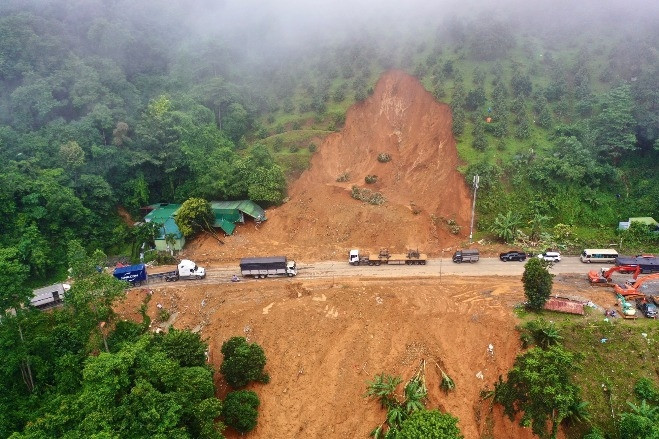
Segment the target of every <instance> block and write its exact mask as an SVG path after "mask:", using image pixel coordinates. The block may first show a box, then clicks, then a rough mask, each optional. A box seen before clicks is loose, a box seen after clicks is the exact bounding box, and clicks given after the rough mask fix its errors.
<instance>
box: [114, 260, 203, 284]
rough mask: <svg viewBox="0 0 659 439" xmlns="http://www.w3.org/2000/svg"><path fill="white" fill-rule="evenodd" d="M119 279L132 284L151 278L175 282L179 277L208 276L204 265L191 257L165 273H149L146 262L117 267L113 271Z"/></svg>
mask: <svg viewBox="0 0 659 439" xmlns="http://www.w3.org/2000/svg"><path fill="white" fill-rule="evenodd" d="M112 275H113V276H114V277H116V278H117V279H119V280H125V281H126V282H128V283H130V284H131V286H137V285H142V283H146V282H147V281H148V280H149V279H151V280H153V279H157V280H162V279H164V280H165V281H167V282H174V281H177V280H179V279H203V278H204V277H206V270H205V269H204V268H203V267H199V266H197V264H196V263H195V262H193V261H191V260H189V259H183V260H182V261H181V262H179V263H178V265H177V267H176V270H173V271H167V272H164V273H154V274H148V273H147V270H146V265H145V264H136V265H129V266H127V267H117V268H115V269H114V272H113V273H112Z"/></svg>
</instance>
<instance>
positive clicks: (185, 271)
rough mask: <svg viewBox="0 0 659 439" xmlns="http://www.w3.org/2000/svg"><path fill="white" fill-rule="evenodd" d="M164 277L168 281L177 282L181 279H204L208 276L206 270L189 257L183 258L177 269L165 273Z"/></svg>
mask: <svg viewBox="0 0 659 439" xmlns="http://www.w3.org/2000/svg"><path fill="white" fill-rule="evenodd" d="M163 277H164V278H165V281H167V282H175V281H177V280H179V279H203V278H205V277H206V270H205V269H204V268H203V267H199V266H197V264H196V263H195V262H193V261H191V260H189V259H183V260H182V261H181V262H179V264H178V266H177V267H176V271H170V272H167V273H163Z"/></svg>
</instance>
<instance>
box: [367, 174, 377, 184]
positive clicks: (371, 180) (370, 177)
mask: <svg viewBox="0 0 659 439" xmlns="http://www.w3.org/2000/svg"><path fill="white" fill-rule="evenodd" d="M364 181H365V182H366V183H368V184H373V183H377V181H378V176H377V175H367V176H366V177H364Z"/></svg>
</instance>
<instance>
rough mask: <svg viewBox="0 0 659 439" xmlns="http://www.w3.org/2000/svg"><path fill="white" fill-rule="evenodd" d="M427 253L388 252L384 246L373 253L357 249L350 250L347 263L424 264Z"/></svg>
mask: <svg viewBox="0 0 659 439" xmlns="http://www.w3.org/2000/svg"><path fill="white" fill-rule="evenodd" d="M427 262H428V255H426V254H424V253H419V250H408V251H407V253H399V254H398V253H393V254H392V253H389V250H388V249H386V248H383V249H380V251H379V252H378V253H377V254H375V253H367V254H363V253H360V252H359V250H357V249H353V250H350V254H349V256H348V263H349V264H350V265H381V264H387V265H426V263H427Z"/></svg>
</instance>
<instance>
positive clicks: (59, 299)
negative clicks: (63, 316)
mask: <svg viewBox="0 0 659 439" xmlns="http://www.w3.org/2000/svg"><path fill="white" fill-rule="evenodd" d="M69 289H71V285H69V284H62V283H59V284H54V285H49V286H47V287H43V288H38V289H36V290H34V291H33V292H32V299H30V305H32V306H33V307H35V308H36V309H40V310H44V309H49V308H53V307H56V306H58V305H61V304H62V303H63V301H64V295H65V294H66V292H67V291H69Z"/></svg>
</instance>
